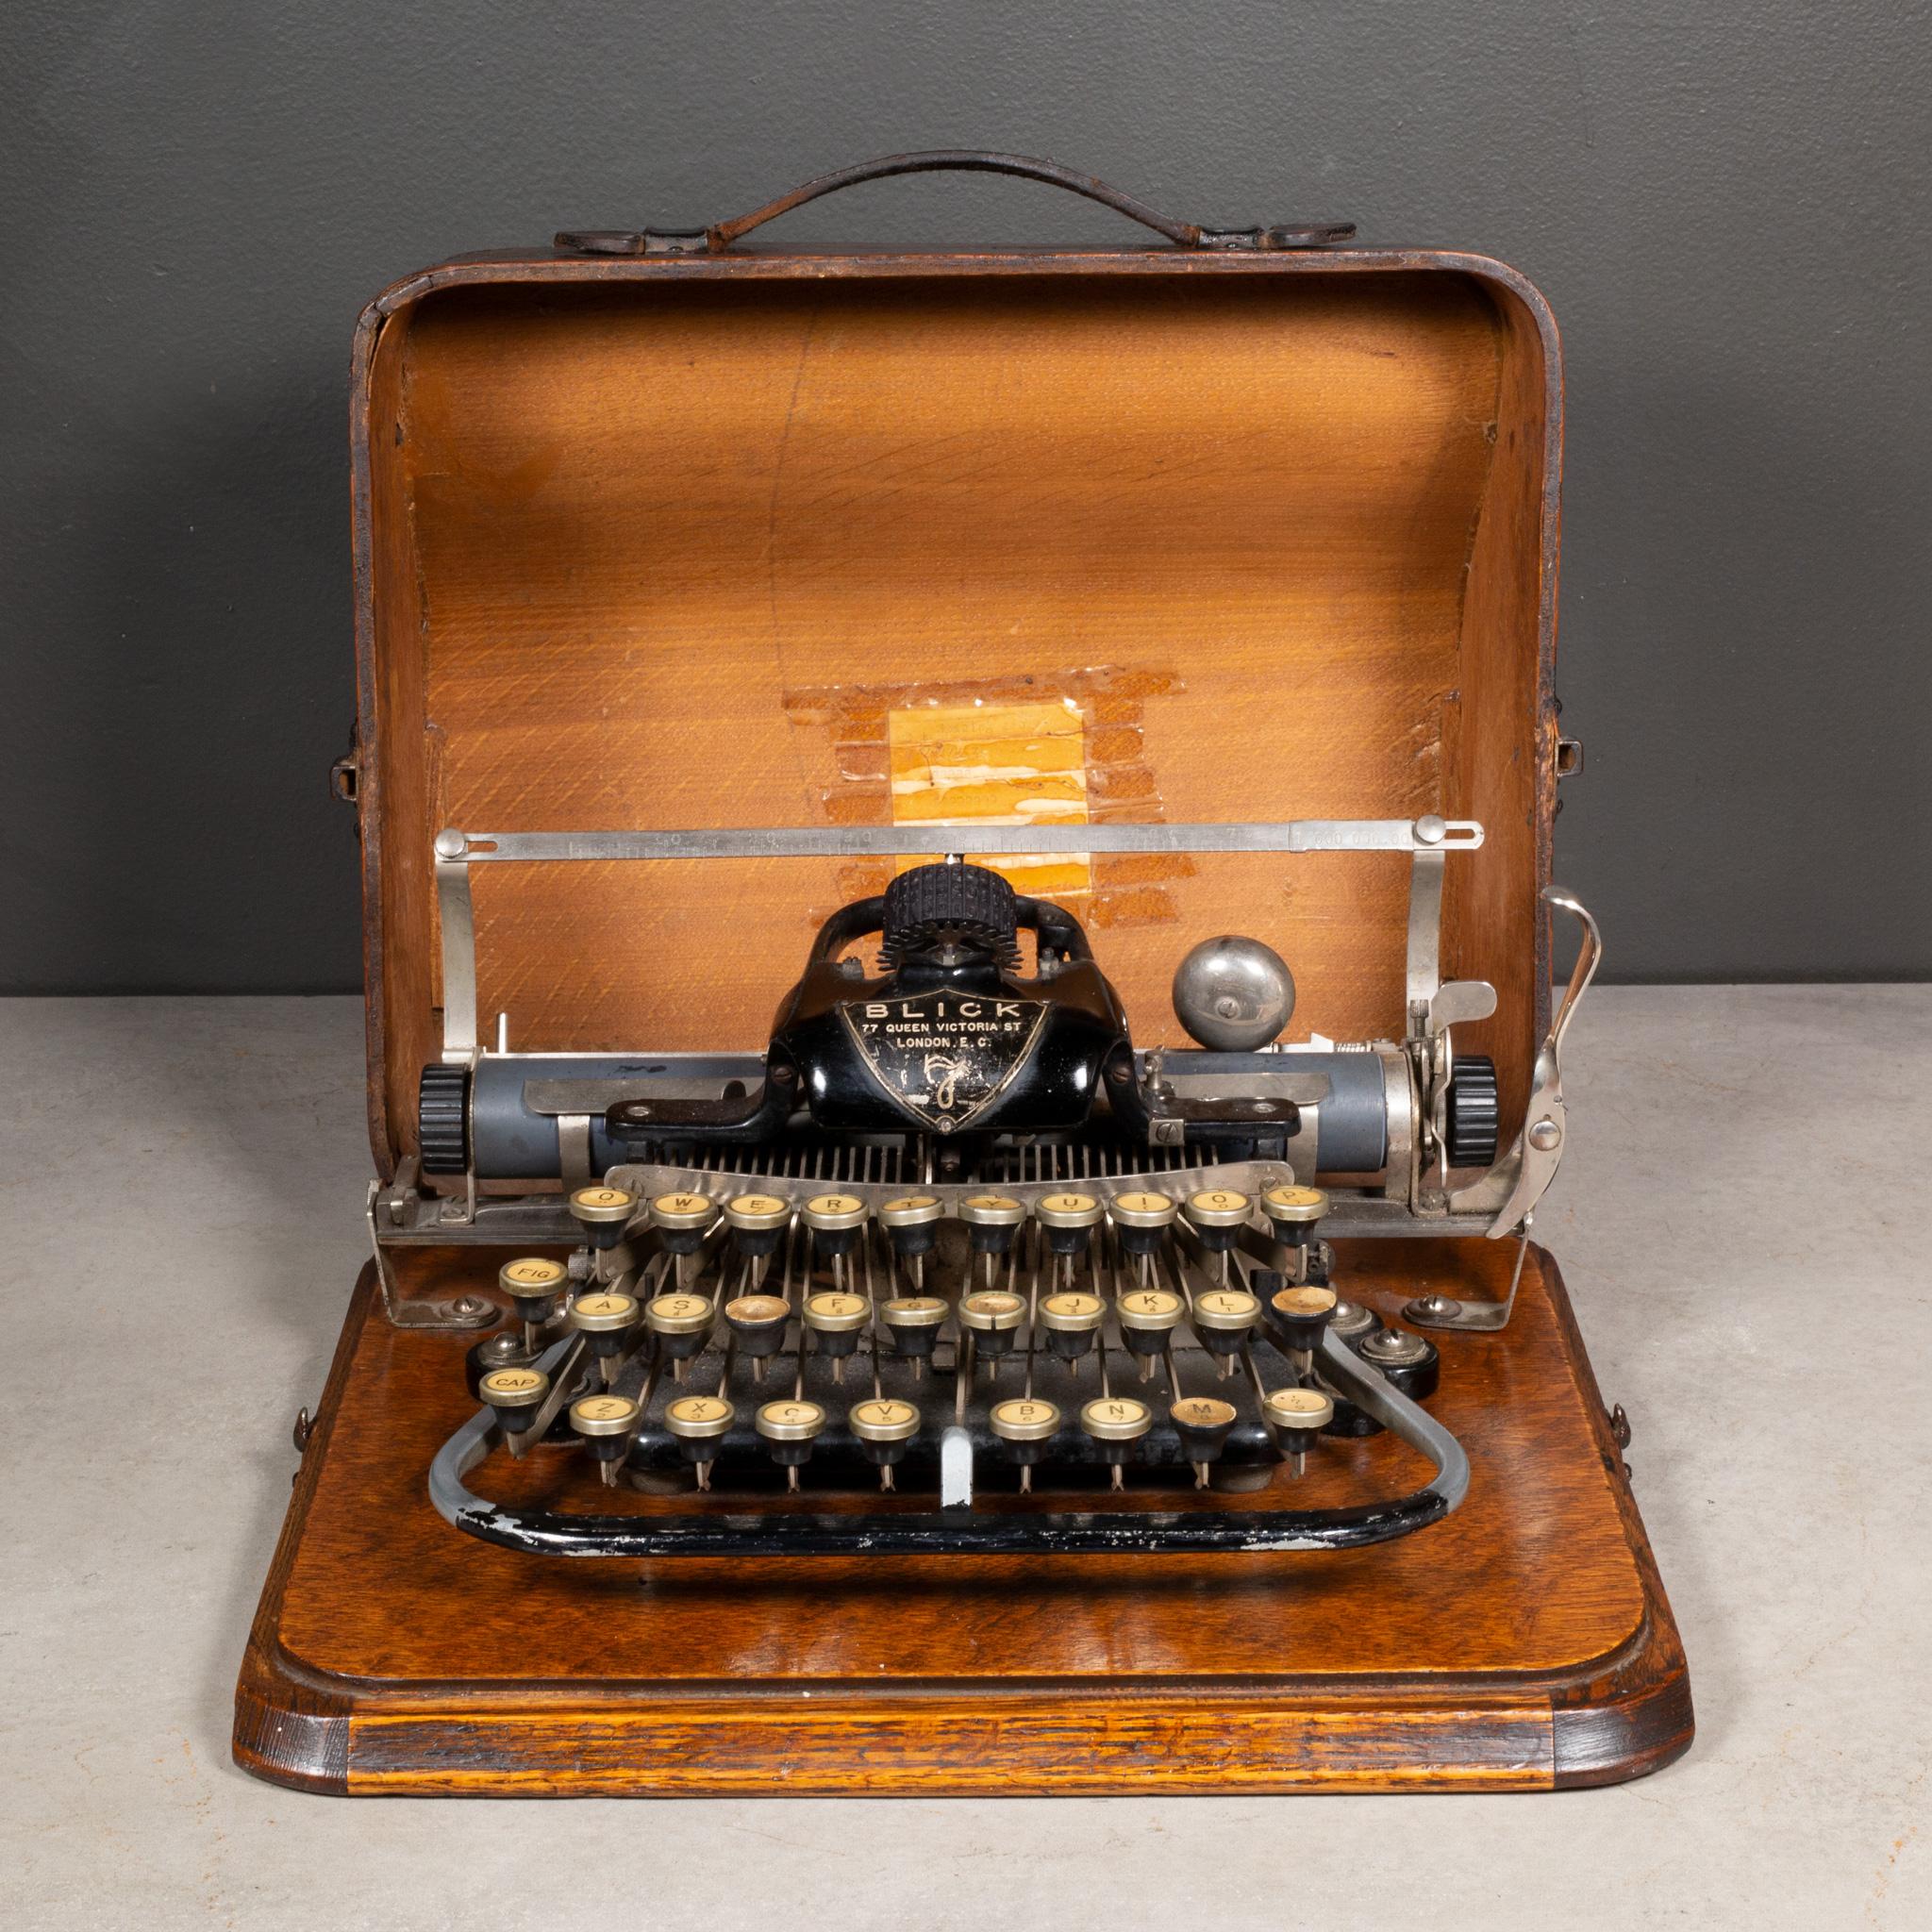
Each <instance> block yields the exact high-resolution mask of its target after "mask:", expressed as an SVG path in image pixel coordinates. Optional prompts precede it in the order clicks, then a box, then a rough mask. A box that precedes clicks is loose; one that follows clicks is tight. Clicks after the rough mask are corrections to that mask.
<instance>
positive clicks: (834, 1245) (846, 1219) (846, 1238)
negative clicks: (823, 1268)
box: [804, 1194, 865, 1287]
mask: <svg viewBox="0 0 1932 1932" xmlns="http://www.w3.org/2000/svg"><path fill="white" fill-rule="evenodd" d="M804 1220H805V1224H806V1225H807V1226H808V1228H810V1229H811V1240H812V1246H813V1247H814V1248H815V1249H816V1250H817V1252H818V1253H819V1254H820V1255H822V1256H824V1258H825V1259H826V1260H827V1261H829V1262H830V1263H831V1264H832V1280H833V1283H834V1285H835V1286H841V1287H842V1286H843V1284H844V1279H845V1268H844V1263H845V1257H846V1256H848V1255H849V1254H851V1252H852V1250H853V1249H854V1248H855V1247H856V1246H857V1245H858V1231H859V1229H860V1228H862V1227H863V1226H864V1225H865V1203H864V1202H863V1201H861V1200H860V1199H859V1198H858V1195H857V1194H814V1195H813V1196H812V1197H811V1199H810V1200H809V1201H808V1202H807V1203H806V1204H805V1208H804Z"/></svg>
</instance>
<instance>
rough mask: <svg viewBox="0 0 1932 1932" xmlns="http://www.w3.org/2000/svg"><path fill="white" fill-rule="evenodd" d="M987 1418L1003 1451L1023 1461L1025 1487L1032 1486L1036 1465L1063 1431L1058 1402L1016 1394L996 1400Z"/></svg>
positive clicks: (1021, 1465)
mask: <svg viewBox="0 0 1932 1932" xmlns="http://www.w3.org/2000/svg"><path fill="white" fill-rule="evenodd" d="M987 1421H988V1423H989V1424H991V1427H992V1432H993V1434H994V1436H995V1437H996V1438H998V1441H999V1445H1000V1450H1001V1453H1002V1454H1003V1455H1004V1456H1005V1457H1006V1458H1007V1460H1008V1462H1012V1463H1017V1464H1018V1465H1019V1469H1020V1488H1021V1490H1022V1491H1023V1492H1024V1491H1029V1490H1031V1489H1032V1487H1033V1466H1034V1464H1036V1463H1038V1462H1041V1461H1044V1460H1045V1458H1046V1457H1047V1455H1048V1453H1049V1452H1050V1451H1051V1449H1052V1446H1053V1439H1054V1437H1055V1436H1056V1435H1057V1434H1058V1432H1059V1426H1060V1412H1059V1407H1058V1405H1057V1404H1055V1403H1051V1402H1044V1401H1041V1399H1040V1398H1039V1397H1038V1396H1033V1395H1016V1396H1014V1397H1012V1398H1011V1399H1010V1400H1008V1401H1006V1402H995V1403H994V1404H993V1406H992V1408H991V1412H990V1413H989V1414H988V1416H987Z"/></svg>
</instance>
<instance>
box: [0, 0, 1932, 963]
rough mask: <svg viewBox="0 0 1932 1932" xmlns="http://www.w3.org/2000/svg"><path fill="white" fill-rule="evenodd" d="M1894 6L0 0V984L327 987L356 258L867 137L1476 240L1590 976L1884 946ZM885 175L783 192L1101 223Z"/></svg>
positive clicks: (1923, 181)
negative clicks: (1518, 408) (1546, 449)
mask: <svg viewBox="0 0 1932 1932" xmlns="http://www.w3.org/2000/svg"><path fill="white" fill-rule="evenodd" d="M1927 27H1928V19H1927V8H1926V7H1925V6H1924V5H1923V4H1898V0H1891V4H1874V0H1847V4H1841V5H1838V6H1831V7H1819V6H1817V5H1815V4H1813V0H1681V4H1678V5H1674V6H1673V5H1662V4H1658V0H1624V4H1620V5H1615V6H1611V5H1604V4H1594V0H1593V4H1584V0H1520V4H1497V5H1488V6H1480V5H1473V4H1457V0H1434V4H1425V0H1416V4H1399V0H1329V4H1322V5H1284V4H1280V0H1274V4H1270V0H1190V4H1186V5H1179V4H1175V0H1113V4H1109V5H1098V4H1096V5H1093V6H1091V7H1089V8H1067V9H1059V8H1053V7H1049V6H1043V5H1025V6H1007V5H993V4H973V0H953V4H950V5H946V6H943V7H929V8H928V7H920V8H895V7H891V6H887V5H881V4H878V0H872V4H867V5H861V6H854V5H852V4H851V0H797V4H791V5H768V6H763V7H758V8H740V7H733V6H726V5H720V4H697V0H691V4H687V5H684V6H676V7H667V6H652V5H641V4H630V5H625V4H624V0H579V4H571V0H563V4H554V5H545V6H536V5H532V4H530V0H468V4H460V0H423V4H416V5H411V6H402V7H399V6H397V5H395V4H393V0H321V4H319V5H318V4H316V0H226V4H203V5H196V4H189V0H180V4H175V5H167V4H157V0H121V4H115V5H108V4H101V0H11V4H10V5H8V7H7V8H5V18H4V22H0V158H4V160H5V164H6V206H5V211H4V214H0V224H4V229H5V234H4V240H5V244H6V245H5V251H4V257H0V259H4V262H5V269H4V272H0V278H4V287H0V304H4V312H0V328H4V335H0V345H4V350H0V352H4V357H5V362H4V369H5V384H6V389H5V396H4V408H0V445H4V478H0V488H4V490H5V503H4V507H0V545H4V554H0V564H4V580H0V653H4V656H0V671H4V684H0V690H4V691H5V694H6V699H7V704H6V717H7V728H6V739H5V757H4V759H0V770H4V773H5V781H4V782H5V788H6V790H5V795H4V800H0V850H4V852H5V855H6V857H5V873H6V896H5V908H6V912H5V917H4V919H0V985H4V986H6V987H8V988H10V989H13V990H18V991H127V990H174V991H183V990H185V991H201V990H244V991H319V990H333V989H346V988H350V987H353V986H355V985H356V984H357V983H358V952H357V930H356V929H357V918H358V902H357V875H356V863H355V852H354V837H353V832H352V827H351V820H350V816H349V814H348V813H346V812H345V811H343V810H342V808H340V807H339V806H336V805H334V804H332V803H331V802H330V801H329V800H328V799H327V798H326V796H325V786H324V772H325V766H326V765H327V763H328V761H329V760H330V758H333V757H334V756H335V755H336V754H337V753H339V752H340V751H341V750H342V749H343V747H344V745H345V743H346V740H347V735H348V728H349V720H350V714H351V710H352V708H353V687H352V680H351V670H350V599H349V568H348V528H347V490H346V482H345V473H346V458H345V451H344V425H345V419H346V390H347V381H346V376H347V359H348V346H349V331H350V326H351V324H352V322H353V320H354V317H355V314H356V311H357V309H358V307H359V306H360V304H361V303H362V301H363V300H364V299H365V298H366V297H367V296H369V295H370V294H371V293H373V292H374V291H375V290H376V289H377V288H379V287H380V286H381V285H382V284H384V283H385V282H387V281H388V280H390V279H391V277H393V276H395V275H399V274H401V273H404V272H406V271H408V270H409V269H412V268H416V267H419V266H421V265H422V264H424V263H425V262H427V261H429V260H431V259H433V258H438V257H441V256H442V255H445V254H449V253H454V252H457V251H460V250H465V249H473V248H479V247H485V246H488V245H491V244H494V243H504V242H517V243H528V242H541V241H544V240H545V239H547V237H548V236H549V234H550V232H551V230H552V229H553V228H555V227H557V226H558V225H560V224H565V223H576V224H580V225H638V224H641V223H644V222H655V223H657V224H658V225H685V224H690V223H693V222H702V221H704V220H706V219H716V218H719V217H721V216H722V215H724V214H727V213H735V212H738V211H741V209H743V208H749V207H751V206H753V205H754V204H756V203H757V202H758V201H761V200H763V199H764V198H765V197H767V196H768V195H769V194H771V193H773V192H776V191H777V190H778V189H780V188H782V187H786V186H789V185H791V184H792V183H794V182H796V181H799V180H802V179H804V178H805V177H806V176H808V175H813V174H816V173H819V172H820V171H822V170H824V169H825V168H828V167H832V166H837V165H840V164H842V163H844V162H847V161H850V160H855V159H858V158H862V157H865V156H869V155H874V154H882V153H887V152H890V151H891V150H894V149H899V148H909V147H936V146H948V145H961V146H988V147H1001V148H1008V149H1017V150H1019V151H1021V152H1023V153H1033V154H1046V155H1052V156H1055V157H1057V158H1060V159H1062V160H1065V161H1068V162H1070V163H1073V164H1074V165H1076V166H1079V167H1083V168H1086V169H1089V170H1091V171H1092V172H1094V173H1097V174H1099V175H1103V176H1105V177H1106V178H1108V179H1109V180H1111V181H1114V182H1116V183H1118V184H1119V185H1121V186H1123V187H1125V188H1127V189H1130V190H1132V191H1135V192H1140V193H1141V194H1143V195H1144V196H1146V197H1147V198H1148V199H1149V200H1151V201H1153V202H1154V203H1155V204H1156V205H1158V206H1160V207H1163V208H1172V209H1174V210H1175V211H1177V212H1179V213H1183V214H1189V215H1192V216H1194V217H1196V218H1229V219H1233V218H1241V219H1248V220H1253V219H1257V218H1258V219H1263V220H1266V219H1274V218H1280V217H1283V216H1291V215H1296V214H1301V213H1307V212H1313V213H1337V214H1345V215H1349V216H1352V217H1354V218H1355V219H1356V220H1357V221H1358V222H1359V223H1360V224H1361V225H1362V230H1363V233H1364V235H1365V237H1367V238H1368V239H1369V240H1372V241H1378V242H1434V243H1447V244H1455V245H1458V246H1468V247H1474V248H1479V249H1484V250H1487V251H1489V252H1491V253H1493V254H1496V255H1500V256H1502V257H1504V258H1506V259H1507V260H1509V261H1511V262H1514V263H1516V264H1517V265H1518V266H1519V267H1521V268H1522V269H1524V271H1525V272H1526V273H1527V274H1529V275H1531V276H1532V277H1533V278H1534V279H1535V280H1536V281H1538V282H1539V283H1541V286H1542V288H1543V289H1544V290H1545V291H1547V293H1548V294H1549V296H1550V298H1551V300H1552V302H1553V303H1554V305H1555V308H1556V310H1557V316H1558V318H1559V320H1560V321H1561V323H1562V325H1563V328H1564V334H1565V340H1566V343H1567V347H1568V375H1569V398H1570V410H1569V465H1568V487H1567V501H1566V542H1565V556H1564V565H1563V623H1562V633H1561V658H1560V663H1561V679H1560V689H1561V691H1562V693H1563V696H1564V699H1565V704H1566V710H1565V719H1564V722H1565V726H1566V728H1567V729H1570V730H1572V731H1574V733H1576V734H1577V735H1578V736H1580V737H1582V738H1583V739H1584V740H1585V741H1586V742H1587V744H1588V747H1589V753H1590V769H1589V772H1588V774H1586V775H1585V776H1584V777H1582V778H1579V779H1574V780H1572V781H1570V782H1569V783H1568V784H1566V786H1565V799H1566V810H1565V812H1564V815H1563V818H1562V821H1561V824H1560V826H1559V861H1558V875H1559V876H1560V877H1562V878H1563V879H1564V880H1565V881H1566V882H1567V883H1570V884H1572V885H1574V887H1575V888H1576V889H1577V890H1579V891H1581V892H1582V893H1583V894H1584V895H1585V896H1586V898H1587V899H1588V900H1589V901H1590V902H1591V903H1592V905H1594V906H1595V907H1596V908H1597V909H1598V910H1599V912H1600V913H1601V915H1602V917H1603V919H1604V921H1605V924H1606V926H1607V931H1608V935H1609V941H1610V949H1611V950H1610V955H1609V958H1610V962H1611V970H1612V971H1613V972H1614V974H1616V975H1618V976H1621V977H1624V978H1637V979H1644V978H1648V979H1673V978H1757V977H1806V976H1851V977H1859V976H1872V977H1907V976H1920V975H1923V974H1925V973H1926V972H1927V970H1928V969H1932V912H1928V903H1932V895H1928V894H1927V892H1926V891H1925V873H1926V859H1925V853H1926V849H1927V833H1928V831H1932V824H1928V816H1932V815H1928V811H1927V806H1926V779H1927V775H1928V773H1927V763H1928V760H1927V754H1926V743H1927V736H1928V723H1932V671H1928V664H1932V654H1928V651H1927V648H1926V646H1927V609H1928V595H1927V592H1928V590H1932V585H1928V582H1927V575H1928V572H1927V541H1928V533H1932V501H1928V498H1932V481H1928V471H1932V465H1928V460H1927V456H1928V439H1927V411H1928V390H1932V384H1928V376H1932V369H1928V363H1927V357H1926V342H1925V316H1926V309H1927V301H1928V296H1932V274H1928V246H1927V209H1928V199H1927V193H1926V190H1927V184H1928V175H1932V164H1928V150H1932V142H1928V118H1927V112H1928V102H1932V91H1928V87H1927V63H1928V50H1932V34H1928V32H1927ZM1133 232H1137V231H1131V230H1129V229H1127V228H1126V227H1125V226H1124V225H1122V224H1119V223H1117V222H1116V219H1115V218H1114V217H1112V216H1110V215H1108V213H1106V211H1104V210H1101V209H1096V208H1087V207H1085V206H1084V205H1082V204H1077V203H1074V202H1073V201H1071V200H1069V199H1068V198H1066V197H1063V196H1059V195H1056V194H1053V193H1051V192H1047V191H1045V190H1042V189H1039V188H1035V187H1030V186H1027V185H1025V184H1019V183H1011V182H1000V181H991V180H986V179H983V178H965V179H956V180H953V181H950V182H948V181H944V180H934V179H931V178H926V179H923V180H914V181H909V182H900V183H889V184H881V185H878V186H874V187H871V188H867V189H863V190H858V191H856V192H853V193H850V194H847V195H844V196H841V197H839V198H838V199H836V200H834V201H832V202H828V203H826V204H824V205H823V206H822V207H819V208H809V209H808V210H806V211H804V212H803V213H802V214H800V215H797V216H794V217H792V218H791V221H790V224H789V233H790V235H791V236H793V237H796V238H799V239H803V240H842V239H850V238H852V237H855V236H862V237H866V238H869V239H878V240H883V241H916V240H923V239H934V240H938V241H941V242H968V241H976V240H985V239H1014V240H1029V241H1100V242H1105V241H1109V240H1113V239H1116V238H1120V239H1125V238H1126V237H1127V236H1128V235H1129V234H1130V233H1133Z"/></svg>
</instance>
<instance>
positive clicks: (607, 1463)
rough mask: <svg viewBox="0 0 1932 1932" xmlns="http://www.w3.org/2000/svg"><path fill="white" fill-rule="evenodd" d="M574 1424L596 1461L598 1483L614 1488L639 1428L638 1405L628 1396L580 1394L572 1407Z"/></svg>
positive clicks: (571, 1415)
mask: <svg viewBox="0 0 1932 1932" xmlns="http://www.w3.org/2000/svg"><path fill="white" fill-rule="evenodd" d="M570 1425H571V1427H572V1428H574V1429H575V1431H576V1432H577V1434H578V1435H579V1436H581V1437H582V1438H583V1442H584V1447H585V1448H586V1449H588V1450H589V1451H590V1452H591V1457H593V1458H594V1460H595V1461H596V1464H597V1477H598V1480H599V1481H600V1482H602V1483H603V1485H604V1487H605V1488H606V1489H609V1488H611V1487H612V1486H614V1485H615V1483H616V1481H617V1466H618V1464H619V1463H621V1462H622V1461H623V1460H624V1458H625V1455H626V1453H627V1452H628V1451H629V1449H630V1439H631V1434H632V1432H633V1431H634V1430H635V1429H636V1428H637V1425H638V1406H637V1404H636V1403H635V1402H632V1401H631V1400H630V1399H629V1398H628V1397H627V1396H624V1395H580V1396H579V1397H578V1398H577V1399H576V1401H575V1402H573V1403H572V1404H571V1406H570Z"/></svg>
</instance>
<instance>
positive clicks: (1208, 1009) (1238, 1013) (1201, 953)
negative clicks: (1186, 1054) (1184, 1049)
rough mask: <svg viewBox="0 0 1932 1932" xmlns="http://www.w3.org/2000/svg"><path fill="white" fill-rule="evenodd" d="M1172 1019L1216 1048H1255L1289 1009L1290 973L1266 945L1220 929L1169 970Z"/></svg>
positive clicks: (1276, 1030) (1277, 1029)
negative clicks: (1172, 976)
mask: <svg viewBox="0 0 1932 1932" xmlns="http://www.w3.org/2000/svg"><path fill="white" fill-rule="evenodd" d="M1293 1012H1294V975H1293V974H1291V972H1290V971H1289V970H1288V967H1287V965H1286V964H1285V963H1284V961H1283V960H1282V958H1281V955H1280V954H1279V953H1277V952H1276V951H1275V950H1274V947H1272V946H1264V945H1263V944H1262V943H1261V941H1259V940H1251V939H1243V938H1241V937H1240V936H1239V935H1238V934H1233V933H1224V934H1223V935H1222V936H1221V937H1220V938H1218V939H1211V940H1203V941H1201V943H1200V944H1199V945H1198V946H1196V947H1194V948H1193V950H1192V951H1191V952H1190V953H1189V954H1188V956H1187V958H1184V959H1183V960H1182V961H1181V963H1180V965H1179V966H1178V967H1177V968H1176V969H1175V972H1174V1018H1175V1019H1177V1020H1178V1021H1179V1022H1180V1023H1181V1024H1182V1025H1183V1026H1184V1027H1185V1028H1186V1029H1187V1032H1188V1037H1189V1038H1190V1039H1191V1040H1192V1041H1195V1042H1197V1043H1198V1044H1199V1045H1201V1046H1205V1047H1208V1049H1210V1050H1211V1051H1213V1052H1216V1053H1255V1052H1257V1051H1258V1050H1259V1049H1260V1048H1262V1047H1264V1046H1267V1045H1269V1044H1271V1043H1272V1042H1273V1041H1275V1040H1278V1039H1279V1038H1280V1037H1281V1032H1282V1029H1283V1028H1284V1027H1285V1026H1286V1025H1287V1024H1288V1023H1289V1020H1290V1018H1291V1015H1292V1014H1293Z"/></svg>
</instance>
